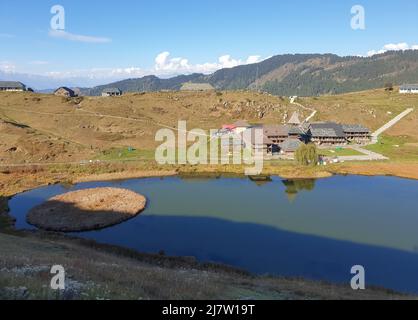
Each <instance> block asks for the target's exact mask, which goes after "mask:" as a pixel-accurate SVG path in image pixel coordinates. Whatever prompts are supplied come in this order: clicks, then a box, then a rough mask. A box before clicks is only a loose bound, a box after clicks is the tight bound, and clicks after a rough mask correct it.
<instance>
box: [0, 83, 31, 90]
mask: <svg viewBox="0 0 418 320" xmlns="http://www.w3.org/2000/svg"><path fill="white" fill-rule="evenodd" d="M26 90H27V88H26V86H25V85H24V84H23V83H22V82H18V81H0V91H11V92H22V91H26Z"/></svg>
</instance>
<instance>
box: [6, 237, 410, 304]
mask: <svg viewBox="0 0 418 320" xmlns="http://www.w3.org/2000/svg"><path fill="white" fill-rule="evenodd" d="M0 249H1V252H2V259H1V260H0V270H1V272H0V299H86V300H97V299H132V300H138V299H145V300H147V299H180V300H181V299H278V300H283V299H286V300H288V299H412V298H414V297H411V296H406V295H401V294H397V293H394V292H392V291H389V290H385V289H379V288H369V289H368V290H365V291H361V292H359V291H353V290H352V289H351V287H350V286H349V284H346V285H333V284H329V283H324V282H316V281H309V280H302V279H286V278H275V277H267V276H252V275H250V274H248V273H246V272H244V271H241V270H238V269H234V268H230V267H227V266H222V265H216V264H208V263H206V264H202V263H198V262H197V261H196V260H195V259H194V258H191V257H177V258H176V257H166V256H164V255H151V254H141V253H138V252H136V251H132V250H128V249H123V248H119V247H115V246H109V245H100V244H97V243H95V242H93V241H88V240H82V239H76V238H69V237H65V236H62V235H59V234H50V233H42V232H36V233H31V232H20V233H18V234H15V235H11V234H6V233H1V232H0ZM57 264H59V265H62V266H65V270H66V290H65V291H62V292H56V291H52V290H50V289H49V283H50V279H51V274H50V268H51V266H52V265H57Z"/></svg>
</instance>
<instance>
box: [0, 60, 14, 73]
mask: <svg viewBox="0 0 418 320" xmlns="http://www.w3.org/2000/svg"><path fill="white" fill-rule="evenodd" d="M0 71H2V72H4V73H7V74H12V73H15V72H16V65H15V64H14V63H12V62H10V61H0Z"/></svg>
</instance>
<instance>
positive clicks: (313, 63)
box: [83, 50, 418, 96]
mask: <svg viewBox="0 0 418 320" xmlns="http://www.w3.org/2000/svg"><path fill="white" fill-rule="evenodd" d="M189 81H191V82H198V83H199V82H200V83H201V82H204V83H210V84H211V85H213V86H214V87H215V88H216V89H218V90H242V89H256V90H261V91H265V92H269V93H272V94H274V95H279V96H280V95H282V96H293V95H297V96H318V95H322V94H340V93H348V92H355V91H361V90H368V89H375V88H382V87H384V85H385V84H386V83H393V84H395V85H400V84H403V83H416V82H418V50H411V51H397V52H387V53H384V54H380V55H375V56H372V57H339V56H337V55H333V54H294V55H291V54H287V55H278V56H274V57H272V58H269V59H267V60H264V61H262V62H260V63H256V64H250V65H241V66H238V67H235V68H230V69H222V70H219V71H217V72H215V73H213V74H211V75H202V74H192V75H188V76H177V77H174V78H170V79H160V78H158V77H155V76H147V77H144V78H140V79H128V80H123V81H119V82H116V83H111V84H107V85H103V86H99V87H95V88H92V89H84V90H83V93H84V94H85V95H93V96H95V95H100V94H101V92H102V90H103V89H104V88H105V87H118V88H120V89H121V90H123V91H124V92H148V91H160V90H178V89H179V88H180V87H181V85H182V84H183V83H185V82H189Z"/></svg>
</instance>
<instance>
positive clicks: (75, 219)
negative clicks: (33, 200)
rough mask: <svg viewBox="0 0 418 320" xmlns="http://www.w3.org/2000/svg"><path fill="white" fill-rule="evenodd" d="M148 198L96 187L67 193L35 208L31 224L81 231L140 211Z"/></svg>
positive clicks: (122, 218)
mask: <svg viewBox="0 0 418 320" xmlns="http://www.w3.org/2000/svg"><path fill="white" fill-rule="evenodd" d="M145 205H146V198H145V197H144V196H142V195H140V194H138V193H135V192H133V191H130V190H126V189H119V188H94V189H86V190H79V191H74V192H69V193H65V194H62V195H59V196H56V197H53V198H51V199H49V200H48V201H46V202H45V203H43V204H41V205H39V206H37V207H35V208H33V209H32V210H31V211H30V212H29V213H28V215H27V221H28V223H29V224H31V225H33V226H35V227H37V228H39V229H42V230H46V231H55V232H82V231H91V230H99V229H103V228H106V227H110V226H113V225H116V224H119V223H121V222H124V221H126V220H128V219H131V218H133V217H135V216H137V215H138V214H139V213H141V212H142V211H143V210H144V208H145Z"/></svg>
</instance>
